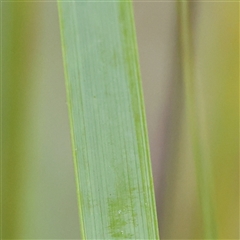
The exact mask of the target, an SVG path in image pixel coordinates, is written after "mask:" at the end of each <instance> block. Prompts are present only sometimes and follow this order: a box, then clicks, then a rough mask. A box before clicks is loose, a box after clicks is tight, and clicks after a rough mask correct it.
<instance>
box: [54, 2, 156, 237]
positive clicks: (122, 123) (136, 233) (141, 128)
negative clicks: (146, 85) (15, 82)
mask: <svg viewBox="0 0 240 240" xmlns="http://www.w3.org/2000/svg"><path fill="white" fill-rule="evenodd" d="M58 4H59V13H60V22H61V33H62V45H63V58H64V65H65V78H66V88H67V95H68V107H69V116H70V125H71V131H72V132H71V135H72V145H73V153H74V163H75V170H76V182H77V191H78V196H79V209H80V219H81V233H82V237H83V239H159V236H158V224H157V217H156V207H155V199H154V190H153V180H152V173H151V164H150V156H149V146H148V137H147V130H146V120H145V113H144V107H143V96H142V88H141V81H140V74H139V63H138V55H137V46H136V36H135V29H134V20H133V11H132V3H131V2H121V1H112V2H111V1H108V2H105V1H102V2H100V1H98V2H91V1H75V2H70V1H69V2H66V1H64V2H61V1H59V3H58Z"/></svg>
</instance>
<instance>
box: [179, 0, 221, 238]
mask: <svg viewBox="0 0 240 240" xmlns="http://www.w3.org/2000/svg"><path fill="white" fill-rule="evenodd" d="M189 4H190V3H189V1H185V0H181V1H180V2H179V19H180V27H181V33H180V34H181V39H180V41H181V53H182V70H183V79H184V84H185V103H186V114H187V120H188V124H189V130H190V134H191V144H192V145H191V147H192V155H193V158H194V160H195V165H196V174H197V184H198V189H199V198H200V203H201V208H202V219H203V225H204V235H205V236H204V237H205V239H217V229H216V222H215V219H214V208H213V200H212V196H211V194H212V184H213V180H212V176H211V175H212V171H211V164H210V162H209V159H208V158H207V157H206V154H205V152H204V145H203V142H202V140H201V134H200V124H199V119H198V112H197V111H198V110H199V109H198V104H197V96H196V86H195V82H194V80H195V79H194V71H193V69H194V64H193V49H192V42H191V30H190V7H189Z"/></svg>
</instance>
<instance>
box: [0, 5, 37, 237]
mask: <svg viewBox="0 0 240 240" xmlns="http://www.w3.org/2000/svg"><path fill="white" fill-rule="evenodd" d="M2 8H3V9H2V32H3V35H2V44H1V48H2V49H1V52H2V63H1V64H2V79H1V81H2V82H1V83H2V99H1V101H2V129H3V132H2V139H3V140H2V148H3V153H2V156H1V157H2V159H1V163H2V176H1V178H2V179H1V180H2V186H1V187H2V189H1V192H2V199H1V200H2V209H3V212H2V213H1V214H2V216H1V217H2V237H3V239H5V238H6V239H18V238H20V235H21V231H22V229H21V226H22V218H21V213H22V209H21V206H22V203H23V199H24V195H25V194H24V192H25V188H24V182H25V174H26V173H27V172H28V166H27V160H26V156H27V153H28V151H29V149H28V146H27V144H26V141H27V134H28V131H27V129H28V126H29V124H28V119H27V112H28V108H27V107H28V105H29V103H30V99H29V95H30V93H31V91H30V90H31V88H30V84H31V83H30V79H29V72H30V69H31V64H30V59H29V58H30V55H31V51H32V49H31V45H32V43H33V39H32V37H33V33H34V32H32V30H34V28H33V26H34V21H33V19H34V15H33V11H32V10H33V8H34V6H33V4H29V3H22V2H21V3H17V2H14V3H2ZM28 49H29V50H28Z"/></svg>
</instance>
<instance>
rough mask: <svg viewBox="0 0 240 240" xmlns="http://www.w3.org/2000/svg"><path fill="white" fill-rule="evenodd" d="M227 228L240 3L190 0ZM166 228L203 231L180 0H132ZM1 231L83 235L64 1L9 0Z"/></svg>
mask: <svg viewBox="0 0 240 240" xmlns="http://www.w3.org/2000/svg"><path fill="white" fill-rule="evenodd" d="M190 7H191V8H190V13H191V35H192V41H193V54H194V58H193V64H194V86H195V98H196V112H197V119H198V123H199V125H198V128H199V132H200V137H201V142H202V153H203V158H204V159H205V160H204V162H205V164H206V171H209V169H210V170H211V177H210V178H209V179H210V180H209V182H208V184H209V185H210V186H211V189H212V191H211V196H210V198H211V201H212V203H213V204H212V212H213V213H214V221H215V225H216V228H217V230H216V231H217V232H218V239H239V125H238V124H239V106H238V104H239V99H238V94H239V85H238V84H239V82H238V81H239V3H238V2H234V1H231V2H230V1H229V2H227V1H225V2H219V1H215V2H214V1H211V2H210V1H209V2H205V1H198V2H191V5H190ZM134 11H135V22H136V30H137V39H138V46H139V54H140V65H141V73H142V81H143V89H144V96H145V105H146V112H147V123H148V131H149V139H150V148H151V156H152V167H153V175H154V183H155V193H156V202H157V210H158V219H159V228H160V235H161V239H204V221H203V216H202V210H201V203H200V197H199V187H198V185H199V183H198V180H197V173H196V171H197V170H196V166H195V161H194V157H193V153H192V145H191V139H192V136H191V134H192V133H191V130H190V129H189V126H188V123H187V114H186V106H185V89H184V81H183V77H182V70H181V61H182V60H181V55H180V41H179V38H180V37H179V34H180V30H181V28H180V23H179V18H178V6H177V3H176V2H172V1H169V2H167V1H165V2H160V1H159V2H150V1H149V2H148V1H145V2H134ZM1 52H2V58H1V75H2V79H1V83H2V84H1V101H2V102H1V106H2V129H1V130H2V133H1V134H2V148H1V151H2V155H1V160H2V164H1V181H2V182H1V186H2V189H1V194H2V195H1V199H2V203H1V206H2V208H1V211H2V212H1V214H2V222H1V234H2V238H3V239H80V233H79V220H78V210H77V197H76V191H75V188H76V187H75V179H74V170H73V162H72V155H71V142H70V130H69V122H68V113H67V105H66V94H65V86H64V73H63V64H62V53H61V42H60V33H59V22H58V11H57V3H56V2H54V1H52V2H46V1H45V2H43V1H42V2H41V1H35V2H34V1H31V2H20V1H15V2H10V1H1Z"/></svg>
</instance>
